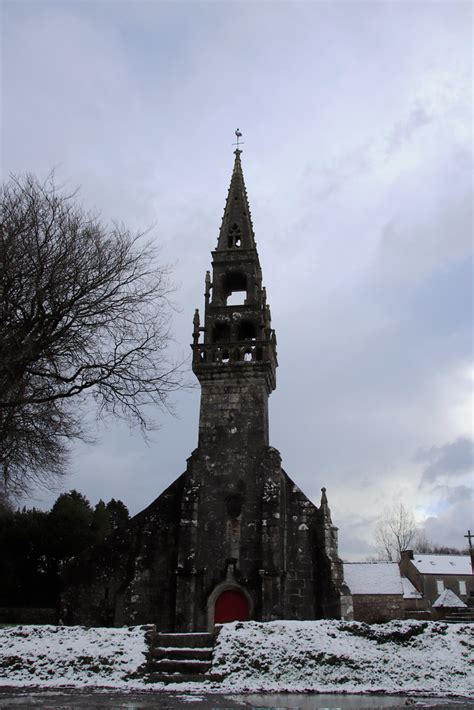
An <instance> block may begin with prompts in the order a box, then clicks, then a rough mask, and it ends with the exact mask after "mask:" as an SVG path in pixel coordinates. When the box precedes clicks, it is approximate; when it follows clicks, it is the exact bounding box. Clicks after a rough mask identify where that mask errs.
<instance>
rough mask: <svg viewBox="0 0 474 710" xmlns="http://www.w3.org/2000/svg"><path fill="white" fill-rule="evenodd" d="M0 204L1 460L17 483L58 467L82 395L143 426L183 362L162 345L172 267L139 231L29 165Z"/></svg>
mask: <svg viewBox="0 0 474 710" xmlns="http://www.w3.org/2000/svg"><path fill="white" fill-rule="evenodd" d="M0 215H1V224H0V465H1V466H2V470H3V477H4V480H5V481H6V482H8V483H9V485H10V486H11V487H15V486H19V487H20V488H21V487H25V486H26V487H27V486H28V485H29V484H30V483H34V482H36V481H39V480H42V481H44V480H47V479H48V478H49V477H52V478H54V477H55V476H57V475H59V474H61V473H62V472H63V471H64V470H65V467H66V463H67V452H68V446H67V442H68V441H70V440H71V439H74V438H77V437H81V436H83V435H84V432H83V427H82V425H81V416H80V407H81V406H82V405H83V403H84V401H85V400H86V398H87V397H88V396H89V398H90V396H92V398H93V400H94V402H95V405H96V410H97V413H98V415H99V416H104V415H107V414H111V415H114V416H120V417H124V418H126V419H128V420H129V422H130V423H132V424H133V423H135V424H138V425H139V426H140V427H141V428H142V429H143V430H148V429H150V428H153V427H154V426H155V422H154V421H153V420H151V419H150V418H149V416H148V411H149V407H150V406H151V407H155V408H156V407H158V408H161V409H163V408H166V407H167V406H168V396H169V394H170V393H171V392H173V391H175V390H176V389H178V388H180V387H182V371H181V366H180V365H179V364H176V363H173V362H170V361H169V358H168V355H167V350H168V346H169V344H170V340H171V335H170V331H169V322H170V312H171V304H170V295H171V288H170V283H169V270H168V268H167V267H166V266H163V265H160V264H158V263H157V258H156V252H155V250H154V248H153V246H152V244H151V243H150V242H149V241H146V240H145V239H144V235H143V234H135V235H134V234H131V233H130V232H129V231H128V230H127V229H125V228H124V227H121V226H119V225H113V226H112V227H107V226H104V225H103V224H101V222H100V221H99V220H98V219H97V217H94V216H92V215H90V214H88V213H87V212H85V211H84V210H83V209H82V208H81V207H79V206H78V205H77V204H76V202H75V195H74V194H72V195H71V194H69V195H68V194H64V193H61V192H60V191H58V190H57V188H56V187H55V185H54V181H53V179H52V178H49V179H48V180H47V181H46V182H45V183H41V182H39V181H38V180H37V179H36V178H35V177H34V176H32V175H27V176H25V177H21V178H17V177H13V178H12V179H11V180H10V181H9V182H7V183H6V184H4V185H3V187H2V188H1V208H0Z"/></svg>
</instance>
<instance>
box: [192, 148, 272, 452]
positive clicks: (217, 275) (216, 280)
mask: <svg viewBox="0 0 474 710" xmlns="http://www.w3.org/2000/svg"><path fill="white" fill-rule="evenodd" d="M241 152H242V151H241V150H240V149H239V148H237V150H236V151H235V153H234V154H235V161H234V168H233V171H232V178H231V181H230V187H229V191H228V194H227V200H226V205H225V209H224V216H223V218H222V224H221V227H220V231H219V238H218V242H217V248H216V249H215V251H213V252H212V277H211V273H210V272H207V273H206V280H205V310H204V323H203V324H202V323H201V319H200V317H199V313H198V312H196V313H195V316H194V321H193V323H194V331H193V341H194V342H193V345H192V347H193V371H194V373H195V374H196V376H197V378H198V379H199V381H200V383H201V385H202V393H201V424H202V426H201V429H200V437H201V438H202V436H204V435H205V434H210V433H211V432H212V435H213V436H214V435H215V432H216V431H217V430H218V431H219V432H220V434H221V435H226V433H227V434H229V432H231V433H232V437H231V439H232V441H237V439H239V436H237V437H236V436H235V434H236V433H238V432H241V433H243V431H244V429H245V430H246V431H247V432H249V431H250V430H252V431H253V433H254V434H257V433H258V432H260V435H262V436H263V442H267V440H268V411H267V408H268V405H267V399H268V395H269V394H270V392H271V391H272V390H273V389H275V385H276V380H275V370H276V367H277V364H278V363H277V357H276V338H275V333H274V331H273V330H272V327H271V315H270V307H269V306H268V304H267V296H266V291H265V288H264V287H263V284H262V271H261V268H260V262H259V258H258V252H257V247H256V244H255V236H254V231H253V226H252V220H251V216H250V208H249V203H248V198H247V191H246V189H245V182H244V176H243V172H242V164H241V160H240V155H241ZM223 386H224V387H226V388H227V390H229V387H231V388H232V389H233V393H234V395H233V396H234V400H233V403H234V405H233V406H229V403H228V401H227V396H224V395H223V393H222V392H221V389H220V388H221V387H223ZM257 392H260V395H259V403H258V406H257V405H255V404H254V405H253V407H252V409H253V411H252V412H251V413H250V414H249V411H248V409H249V402H250V400H255V396H256V393H257ZM222 397H224V400H222ZM217 400H219V403H220V404H222V409H225V410H226V413H229V411H230V413H231V414H232V410H234V412H233V414H232V416H231V417H230V419H231V420H232V422H235V421H238V422H239V423H238V425H236V424H235V423H232V425H229V426H227V427H226V426H225V425H224V422H223V421H222V417H221V414H220V413H219V408H216V402H217ZM224 402H225V404H224ZM238 410H240V411H238ZM249 416H250V418H251V419H252V422H250V420H249ZM257 420H258V421H257ZM244 422H246V425H245V426H244ZM200 440H201V439H200Z"/></svg>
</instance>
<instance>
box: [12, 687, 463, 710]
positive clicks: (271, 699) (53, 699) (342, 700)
mask: <svg viewBox="0 0 474 710" xmlns="http://www.w3.org/2000/svg"><path fill="white" fill-rule="evenodd" d="M401 707H405V708H425V709H426V710H427V709H429V708H431V709H433V710H448V709H449V710H451V709H452V710H461V709H464V708H466V709H467V708H471V709H472V710H474V700H469V699H464V698H463V699H459V698H458V699H446V698H420V697H417V698H413V697H406V696H394V695H391V696H388V695H319V694H316V693H306V694H299V693H292V694H288V693H278V694H270V693H265V694H254V693H252V694H248V695H231V694H225V695H220V694H208V693H203V694H202V695H200V694H191V693H186V692H183V693H179V692H176V693H166V692H147V693H136V692H132V693H119V692H116V691H113V690H111V691H108V690H105V689H103V690H101V691H95V692H90V691H79V690H65V689H57V690H51V689H48V690H33V689H31V688H2V689H0V710H10V708H11V710H22V709H23V708H40V709H42V710H81V709H85V708H88V709H89V708H90V709H91V710H112V709H117V710H120V708H124V709H127V710H149V709H150V708H159V709H160V710H175V709H176V708H189V710H196V709H197V708H199V709H200V710H236V709H239V710H246V709H247V708H259V709H260V710H286V709H287V708H288V709H290V708H291V710H296V709H297V708H299V709H300V710H323V709H325V708H326V709H327V710H337V709H338V708H339V709H340V710H356V709H357V710H365V709H367V710H377V709H379V708H380V709H383V710H389V709H390V708H393V709H395V708H401Z"/></svg>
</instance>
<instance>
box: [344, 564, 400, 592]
mask: <svg viewBox="0 0 474 710" xmlns="http://www.w3.org/2000/svg"><path fill="white" fill-rule="evenodd" d="M344 579H345V582H346V584H347V586H348V587H349V589H350V590H351V592H352V594H377V595H379V594H400V595H402V594H403V587H402V581H401V578H400V570H399V569H398V565H397V564H396V563H395V562H344Z"/></svg>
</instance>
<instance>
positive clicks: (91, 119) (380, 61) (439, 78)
mask: <svg viewBox="0 0 474 710" xmlns="http://www.w3.org/2000/svg"><path fill="white" fill-rule="evenodd" d="M2 11H3V17H2V80H1V99H2V131H1V137H2V158H1V167H2V173H3V175H4V176H7V175H8V174H9V173H10V172H14V173H22V172H25V171H30V172H34V173H36V174H38V175H39V176H40V177H45V176H46V175H47V173H48V172H49V171H50V170H51V169H52V168H55V169H56V175H57V178H58V181H59V182H61V183H64V184H66V185H69V186H80V195H81V200H82V201H83V203H84V204H85V205H86V206H88V207H95V208H96V209H97V210H99V211H100V212H101V214H102V217H103V219H104V220H105V221H110V220H112V219H116V220H121V221H123V222H124V223H125V224H126V225H127V226H128V227H130V228H131V229H134V230H135V229H145V228H147V227H150V226H153V235H154V237H155V238H156V240H157V242H158V243H159V244H160V245H161V249H162V251H161V254H162V259H163V261H167V262H171V263H173V264H174V280H175V283H176V284H177V287H178V288H177V292H176V297H175V300H176V303H177V305H178V307H179V312H177V313H176V314H175V316H174V323H173V331H174V334H175V341H176V345H175V347H176V350H177V352H182V353H184V354H185V355H186V357H189V356H190V349H189V343H190V342H191V332H192V317H193V312H194V308H196V307H200V308H201V309H202V308H203V305H204V304H203V300H204V299H203V295H202V294H203V290H204V284H203V282H204V274H205V271H206V269H208V268H210V252H211V249H213V248H215V245H216V242H217V236H218V230H219V225H220V220H221V216H222V210H223V207H224V202H225V196H226V193H227V188H228V183H229V180H230V175H231V170H232V164H233V155H232V150H233V147H232V143H233V141H234V139H235V138H234V130H235V128H236V127H239V128H240V129H241V131H242V132H243V134H244V137H243V140H244V141H245V145H244V146H243V148H244V152H243V155H242V163H243V169H244V174H245V179H246V184H247V190H248V194H249V200H250V206H251V209H252V214H253V222H254V228H255V233H256V238H257V243H258V249H259V254H260V259H261V264H262V268H263V276H264V283H265V284H266V286H267V292H268V299H269V302H270V304H271V308H272V316H273V325H274V327H275V329H276V333H277V337H278V354H279V365H280V366H279V368H278V372H277V378H278V379H277V390H276V392H274V393H273V394H272V396H271V399H270V437H271V443H272V445H273V446H275V447H276V448H278V449H279V450H280V452H281V454H282V458H283V465H284V467H285V470H286V471H287V472H288V474H289V475H290V476H291V477H292V478H293V479H294V480H295V481H296V482H297V483H298V484H299V485H300V486H301V487H302V489H303V490H304V491H305V492H306V494H307V495H308V496H309V497H311V498H312V499H313V500H315V501H316V502H318V501H319V495H320V493H319V491H320V488H321V486H326V487H327V490H328V498H329V503H330V506H331V509H332V513H333V520H334V522H335V524H337V525H338V526H339V529H340V533H339V535H340V551H341V553H342V555H343V557H345V558H346V559H348V558H352V559H364V558H365V557H366V556H367V555H371V554H373V553H374V550H373V539H372V533H373V525H374V523H375V521H376V519H377V517H378V516H379V515H380V513H381V511H382V509H383V508H384V506H385V505H387V504H388V503H390V502H392V501H393V500H396V499H400V500H402V501H403V502H404V503H405V504H406V506H407V507H409V508H412V509H413V510H414V512H415V514H416V517H417V519H418V521H419V522H420V523H421V524H422V525H423V526H424V528H425V530H426V534H427V537H428V538H429V539H430V540H432V541H433V542H435V543H438V544H445V545H452V546H457V547H460V546H463V545H464V544H465V540H464V538H463V535H464V534H465V533H466V531H467V528H468V527H469V526H471V529H472V525H473V519H472V510H473V507H472V499H471V490H472V461H473V449H472V435H473V431H472V384H473V374H474V370H473V366H472V291H471V279H472V261H471V258H472V254H471V250H472V177H471V176H472V152H471V151H472V135H471V119H472V115H471V111H472V109H471V102H472V96H471V81H472V76H471V73H472V69H471V52H472V5H471V3H470V2H456V0H449V2H414V1H411V0H406V1H405V0H398V1H397V2H357V1H349V2H344V1H339V2H338V1H333V2H316V1H315V2H275V1H267V2H259V1H256V0H254V1H251V2H250V1H249V2H231V1H227V2H198V1H196V2H178V1H176V2H140V1H134V2H118V1H113V0H108V1H105V0H104V1H103V2H87V1H84V2H75V1H74V0H68V1H67V2H62V3H47V2H42V1H41V0H35V1H34V2H31V3H30V2H22V1H21V0H15V1H14V2H8V1H5V0H4V1H3V2H2ZM174 404H175V409H176V413H177V417H176V418H172V417H170V416H167V415H160V423H161V429H160V431H159V432H158V433H157V434H156V435H155V436H154V442H153V443H152V444H151V445H148V446H147V445H146V444H145V443H144V442H143V440H142V439H141V437H140V435H139V434H138V433H132V434H129V432H128V430H127V428H126V427H125V426H124V425H122V424H120V423H117V422H113V421H112V422H109V424H108V426H107V428H106V429H102V430H101V432H100V435H101V438H100V441H99V442H98V443H97V444H96V445H95V446H94V447H86V446H84V445H80V446H77V447H76V448H75V449H74V454H73V459H72V470H73V473H72V474H71V476H70V477H68V478H67V479H66V480H64V481H62V483H61V485H60V486H58V489H57V491H56V492H55V493H54V494H48V493H45V492H41V491H36V492H35V494H34V497H33V498H31V499H29V500H27V501H26V503H27V504H29V505H33V504H34V505H36V506H37V507H42V508H48V507H49V506H50V505H51V503H52V501H53V500H54V498H55V497H56V496H57V495H58V493H59V492H61V491H67V490H70V489H71V488H76V489H78V490H79V491H81V492H82V493H84V494H85V495H86V496H87V497H88V498H89V499H90V500H91V502H92V503H95V502H97V500H98V499H99V498H103V499H105V500H109V499H110V498H111V497H115V498H120V499H122V500H123V501H124V502H125V503H126V504H127V505H128V507H129V509H130V511H131V512H132V513H136V512H138V511H139V510H140V509H142V508H143V507H145V506H146V505H148V504H149V503H150V502H151V501H152V500H153V499H154V498H155V497H156V496H157V495H158V494H159V493H160V492H161V491H162V490H163V489H164V488H165V487H166V486H167V485H168V484H169V483H170V482H171V481H172V480H174V479H175V478H176V477H177V476H178V475H179V474H180V473H182V472H183V471H184V470H185V466H186V458H187V457H188V456H189V455H190V453H191V451H192V450H193V449H194V448H195V446H196V443H197V425H198V409H199V390H198V389H196V390H195V391H194V392H191V393H189V392H187V393H181V394H180V395H179V396H176V398H175V400H174Z"/></svg>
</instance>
